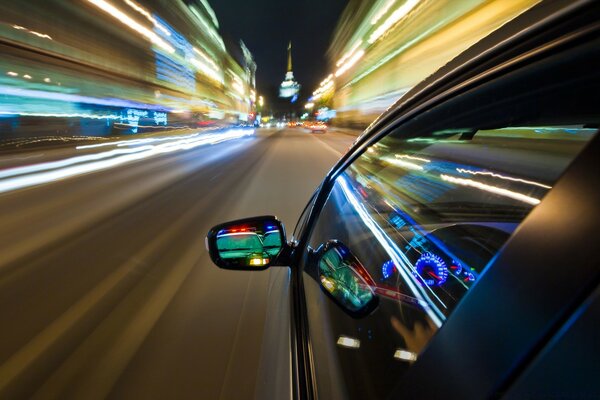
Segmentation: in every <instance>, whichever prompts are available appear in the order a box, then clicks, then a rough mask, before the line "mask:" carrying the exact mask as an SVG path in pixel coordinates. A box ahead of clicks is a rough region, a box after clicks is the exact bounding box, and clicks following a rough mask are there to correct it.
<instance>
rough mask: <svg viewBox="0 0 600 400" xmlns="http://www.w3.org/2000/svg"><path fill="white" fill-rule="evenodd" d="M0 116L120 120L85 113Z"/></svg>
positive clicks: (11, 114) (105, 115)
mask: <svg viewBox="0 0 600 400" xmlns="http://www.w3.org/2000/svg"><path fill="white" fill-rule="evenodd" d="M0 115H7V116H23V117H47V118H89V119H120V118H121V116H120V115H112V114H85V113H31V112H12V111H0Z"/></svg>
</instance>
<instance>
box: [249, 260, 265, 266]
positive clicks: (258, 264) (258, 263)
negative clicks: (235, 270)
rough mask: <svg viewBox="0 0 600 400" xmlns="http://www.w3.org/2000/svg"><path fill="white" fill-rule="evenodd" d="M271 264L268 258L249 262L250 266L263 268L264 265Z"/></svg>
mask: <svg viewBox="0 0 600 400" xmlns="http://www.w3.org/2000/svg"><path fill="white" fill-rule="evenodd" d="M268 263H269V259H268V258H251V259H250V261H249V262H248V264H249V265H255V266H259V267H262V266H263V265H267V264H268Z"/></svg>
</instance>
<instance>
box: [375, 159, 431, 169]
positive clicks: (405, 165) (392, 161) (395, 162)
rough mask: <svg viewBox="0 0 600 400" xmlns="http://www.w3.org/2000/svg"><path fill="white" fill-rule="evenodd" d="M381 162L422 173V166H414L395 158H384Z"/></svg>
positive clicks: (411, 163)
mask: <svg viewBox="0 0 600 400" xmlns="http://www.w3.org/2000/svg"><path fill="white" fill-rule="evenodd" d="M383 160H384V161H386V162H388V163H390V164H392V165H395V166H397V167H401V168H406V169H414V170H417V171H423V166H421V165H419V164H415V163H413V162H410V161H404V160H397V159H395V158H390V157H384V158H383Z"/></svg>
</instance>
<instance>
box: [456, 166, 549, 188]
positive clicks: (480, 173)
mask: <svg viewBox="0 0 600 400" xmlns="http://www.w3.org/2000/svg"><path fill="white" fill-rule="evenodd" d="M456 170H457V171H458V172H461V173H463V174H471V175H486V176H492V177H494V178H498V179H504V180H507V181H513V182H521V183H525V184H527V185H533V186H539V187H541V188H544V189H552V186H548V185H544V184H543V183H539V182H535V181H528V180H525V179H521V178H513V177H511V176H506V175H500V174H497V173H495V172H490V171H474V170H471V169H465V168H456Z"/></svg>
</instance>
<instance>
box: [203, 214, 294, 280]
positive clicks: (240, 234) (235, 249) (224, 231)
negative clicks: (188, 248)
mask: <svg viewBox="0 0 600 400" xmlns="http://www.w3.org/2000/svg"><path fill="white" fill-rule="evenodd" d="M206 247H207V249H208V252H209V254H210V258H211V259H212V261H213V262H214V263H215V264H216V265H217V266H218V267H220V268H224V269H235V270H244V271H255V270H263V269H266V268H268V267H269V266H271V265H277V262H278V261H282V259H284V258H285V257H281V256H283V253H288V251H287V250H288V245H287V242H286V236H285V229H284V226H283V224H282V223H281V221H279V220H278V219H277V218H276V217H273V216H261V217H253V218H246V219H239V220H236V221H230V222H226V223H224V224H220V225H217V226H215V227H213V228H212V229H210V230H209V231H208V234H207V235H206ZM280 265H281V264H280Z"/></svg>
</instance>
